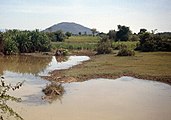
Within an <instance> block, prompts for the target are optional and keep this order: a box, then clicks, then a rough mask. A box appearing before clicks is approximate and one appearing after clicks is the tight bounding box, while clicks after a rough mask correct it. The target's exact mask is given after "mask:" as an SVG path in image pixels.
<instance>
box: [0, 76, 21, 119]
mask: <svg viewBox="0 0 171 120" xmlns="http://www.w3.org/2000/svg"><path fill="white" fill-rule="evenodd" d="M3 79H4V78H3V77H1V81H0V112H1V113H3V115H1V116H0V118H1V119H4V117H7V116H8V115H10V116H14V117H15V118H17V119H21V120H23V118H22V117H21V116H20V115H19V114H18V113H16V112H15V111H14V110H13V109H12V108H11V107H9V106H8V105H7V102H8V101H15V102H20V101H21V99H20V98H16V97H13V96H10V95H8V94H7V92H8V91H10V90H13V91H15V90H16V89H19V88H20V87H21V86H22V84H23V82H19V83H17V84H16V85H15V86H12V85H11V84H9V85H8V84H5V82H4V81H3ZM5 115H7V116H5Z"/></svg>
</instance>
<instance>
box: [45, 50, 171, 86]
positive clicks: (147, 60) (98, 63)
mask: <svg viewBox="0 0 171 120" xmlns="http://www.w3.org/2000/svg"><path fill="white" fill-rule="evenodd" d="M89 54H90V53H89ZM93 54H94V53H92V54H90V57H91V60H89V61H86V62H84V63H83V64H80V65H77V66H74V67H72V68H70V69H67V70H60V71H59V70H54V71H52V72H51V76H48V77H44V78H46V79H48V80H52V81H57V82H77V81H79V82H80V81H85V80H88V79H93V78H112V79H115V78H118V77H121V76H131V77H135V78H140V79H146V80H154V81H160V82H164V83H167V84H170V85H171V61H170V60H171V53H170V52H147V53H144V52H136V55H135V56H133V57H118V56H116V55H114V54H109V55H93ZM79 55H80V54H79ZM84 55H85V54H84ZM87 55H88V54H87Z"/></svg>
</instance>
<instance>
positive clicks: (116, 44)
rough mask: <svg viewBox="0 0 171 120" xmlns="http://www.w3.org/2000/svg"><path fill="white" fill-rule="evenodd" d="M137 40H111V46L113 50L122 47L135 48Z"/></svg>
mask: <svg viewBox="0 0 171 120" xmlns="http://www.w3.org/2000/svg"><path fill="white" fill-rule="evenodd" d="M138 43H139V41H126V42H125V41H122V42H113V43H112V47H113V49H114V50H120V49H121V48H122V47H127V48H128V49H135V48H136V47H137V44H138Z"/></svg>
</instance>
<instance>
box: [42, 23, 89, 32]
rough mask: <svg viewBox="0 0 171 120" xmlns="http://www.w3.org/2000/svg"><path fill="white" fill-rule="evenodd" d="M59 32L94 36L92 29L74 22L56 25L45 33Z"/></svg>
mask: <svg viewBox="0 0 171 120" xmlns="http://www.w3.org/2000/svg"><path fill="white" fill-rule="evenodd" d="M58 30H62V31H63V32H71V33H72V34H78V33H79V32H81V34H85V33H86V34H92V32H91V29H90V28H88V27H85V26H83V25H80V24H77V23H73V22H62V23H59V24H55V25H53V26H51V27H49V28H47V29H45V30H44V32H55V31H58Z"/></svg>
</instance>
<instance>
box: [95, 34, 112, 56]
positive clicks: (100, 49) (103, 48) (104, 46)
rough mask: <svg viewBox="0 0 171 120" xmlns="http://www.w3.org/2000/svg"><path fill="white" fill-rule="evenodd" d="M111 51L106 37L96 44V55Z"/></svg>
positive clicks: (110, 43)
mask: <svg viewBox="0 0 171 120" xmlns="http://www.w3.org/2000/svg"><path fill="white" fill-rule="evenodd" d="M112 51H113V49H112V42H111V41H110V40H109V39H108V38H107V37H103V38H102V39H101V40H100V42H99V43H98V44H97V54H109V53H112Z"/></svg>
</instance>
